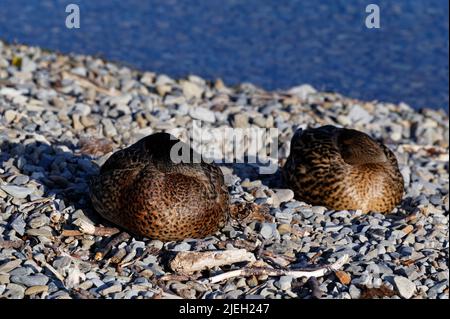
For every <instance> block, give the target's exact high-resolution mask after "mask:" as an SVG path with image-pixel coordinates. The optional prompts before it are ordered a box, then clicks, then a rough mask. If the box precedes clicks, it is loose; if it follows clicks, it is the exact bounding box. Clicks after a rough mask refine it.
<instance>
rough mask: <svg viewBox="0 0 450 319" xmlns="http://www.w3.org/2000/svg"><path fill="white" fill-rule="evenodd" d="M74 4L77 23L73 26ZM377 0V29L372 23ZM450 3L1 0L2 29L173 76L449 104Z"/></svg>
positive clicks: (5, 34)
mask: <svg viewBox="0 0 450 319" xmlns="http://www.w3.org/2000/svg"><path fill="white" fill-rule="evenodd" d="M69 3H76V4H78V5H79V7H80V11H81V28H80V29H67V28H66V27H65V19H66V15H67V13H66V12H65V7H66V5H68V4H69ZM370 3H376V4H378V5H379V7H380V10H381V20H380V21H381V28H380V29H368V28H366V26H365V22H364V21H365V18H366V15H367V13H366V12H365V8H366V6H367V5H368V4H370ZM448 10H449V8H448V1H447V0H396V1H392V0H389V1H387V0H380V1H372V0H368V1H362V0H323V1H316V0H301V1H296V0H220V1H219V0H184V1H182V0H154V1H143V0H127V1H121V0H120V1H106V0H96V1H92V0H78V1H75V0H72V1H63V0H54V1H48V0H43V1H35V0H0V38H1V39H3V40H7V41H10V42H12V41H17V42H19V43H25V44H30V45H37V46H42V47H45V48H48V49H53V50H58V51H62V52H65V53H68V52H76V53H83V54H99V55H101V56H103V57H105V58H107V59H112V60H115V61H120V62H123V63H125V64H127V65H130V66H133V67H136V68H139V69H142V70H151V71H156V72H160V73H166V74H168V75H170V76H172V77H180V76H185V75H187V74H197V75H200V76H202V77H204V78H207V79H212V80H213V79H216V78H222V79H223V80H224V81H225V83H227V84H228V85H233V84H236V83H240V82H252V83H254V84H256V85H258V86H261V87H263V88H265V89H271V90H272V89H286V88H289V87H292V86H295V85H298V84H303V83H309V84H312V85H313V86H314V87H316V88H317V89H320V90H327V91H337V92H339V93H342V94H345V95H349V96H352V97H356V98H361V99H368V100H372V99H377V100H380V101H391V102H400V101H404V102H406V103H408V104H410V105H411V106H413V107H415V108H420V107H433V108H444V109H446V110H448V103H449V94H448V92H449V91H448V85H449V65H448V55H449V54H448V53H449V40H448V18H449V17H448V12H449V11H448Z"/></svg>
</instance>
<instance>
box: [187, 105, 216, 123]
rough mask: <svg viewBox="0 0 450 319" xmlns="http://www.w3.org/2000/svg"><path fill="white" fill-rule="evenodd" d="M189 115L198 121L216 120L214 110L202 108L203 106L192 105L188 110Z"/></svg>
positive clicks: (211, 121) (212, 121) (210, 121)
mask: <svg viewBox="0 0 450 319" xmlns="http://www.w3.org/2000/svg"><path fill="white" fill-rule="evenodd" d="M189 115H190V116H191V117H192V118H194V119H196V120H200V121H204V122H208V123H214V122H215V121H216V116H215V115H214V112H212V111H210V110H209V109H206V108H203V107H193V108H191V109H190V110H189Z"/></svg>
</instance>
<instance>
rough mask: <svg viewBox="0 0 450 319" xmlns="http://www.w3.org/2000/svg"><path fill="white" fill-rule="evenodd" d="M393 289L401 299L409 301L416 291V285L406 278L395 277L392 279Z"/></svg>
mask: <svg viewBox="0 0 450 319" xmlns="http://www.w3.org/2000/svg"><path fill="white" fill-rule="evenodd" d="M393 281H394V284H395V288H396V289H397V291H398V293H399V294H400V296H401V297H403V298H405V299H410V298H411V297H412V296H413V295H414V292H415V291H416V285H415V284H414V283H413V282H412V281H411V280H409V279H408V278H405V277H401V276H395V277H394V279H393Z"/></svg>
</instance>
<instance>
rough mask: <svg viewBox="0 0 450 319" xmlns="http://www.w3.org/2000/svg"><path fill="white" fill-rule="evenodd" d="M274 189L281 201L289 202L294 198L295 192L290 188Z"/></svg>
mask: <svg viewBox="0 0 450 319" xmlns="http://www.w3.org/2000/svg"><path fill="white" fill-rule="evenodd" d="M274 191H275V195H276V196H277V198H278V201H279V202H280V203H285V202H289V201H291V200H292V199H293V198H294V192H293V191H292V190H290V189H275V190H274Z"/></svg>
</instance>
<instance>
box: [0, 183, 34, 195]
mask: <svg viewBox="0 0 450 319" xmlns="http://www.w3.org/2000/svg"><path fill="white" fill-rule="evenodd" d="M0 188H1V189H2V190H3V191H5V192H6V193H8V194H9V195H11V196H12V197H15V198H26V197H27V196H28V195H30V194H32V193H33V190H32V189H30V188H28V187H23V186H17V185H0Z"/></svg>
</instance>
